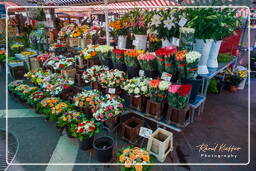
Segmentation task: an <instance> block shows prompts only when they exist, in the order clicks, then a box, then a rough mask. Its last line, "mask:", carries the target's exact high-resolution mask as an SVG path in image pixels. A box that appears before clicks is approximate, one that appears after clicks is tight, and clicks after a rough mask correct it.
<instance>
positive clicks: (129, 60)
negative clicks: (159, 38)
mask: <svg viewBox="0 0 256 171" xmlns="http://www.w3.org/2000/svg"><path fill="white" fill-rule="evenodd" d="M143 53H144V51H143V50H132V49H129V50H126V51H125V52H124V62H125V64H126V67H127V72H128V78H133V77H137V76H139V69H140V65H139V62H138V59H137V57H138V56H139V55H140V54H143Z"/></svg>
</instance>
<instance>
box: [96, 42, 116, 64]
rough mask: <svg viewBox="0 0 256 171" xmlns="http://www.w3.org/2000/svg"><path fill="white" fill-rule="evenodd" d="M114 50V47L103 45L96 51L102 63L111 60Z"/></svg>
mask: <svg viewBox="0 0 256 171" xmlns="http://www.w3.org/2000/svg"><path fill="white" fill-rule="evenodd" d="M112 50H113V47H112V46H108V45H101V46H98V47H97V48H95V51H96V52H97V55H98V57H99V58H100V60H101V61H104V60H105V59H106V58H110V57H111V51H112Z"/></svg>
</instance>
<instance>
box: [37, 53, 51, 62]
mask: <svg viewBox="0 0 256 171" xmlns="http://www.w3.org/2000/svg"><path fill="white" fill-rule="evenodd" d="M49 58H51V55H50V54H47V53H46V54H41V55H38V56H37V59H38V61H39V62H41V63H44V62H45V61H46V60H47V59H49Z"/></svg>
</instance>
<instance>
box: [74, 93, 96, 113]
mask: <svg viewBox="0 0 256 171" xmlns="http://www.w3.org/2000/svg"><path fill="white" fill-rule="evenodd" d="M73 102H74V106H76V107H79V108H89V109H94V108H95V106H96V105H98V104H99V103H100V102H101V93H100V92H99V91H98V90H88V91H83V92H81V93H79V94H77V95H76V96H75V97H74V98H73Z"/></svg>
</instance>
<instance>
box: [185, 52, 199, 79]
mask: <svg viewBox="0 0 256 171" xmlns="http://www.w3.org/2000/svg"><path fill="white" fill-rule="evenodd" d="M200 57H201V54H200V53H199V52H196V51H191V52H188V53H187V54H186V63H187V65H186V78H188V79H195V78H196V76H197V70H198V63H199V59H200Z"/></svg>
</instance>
